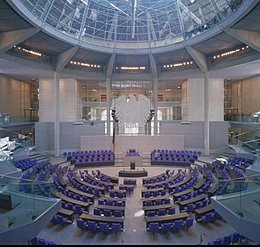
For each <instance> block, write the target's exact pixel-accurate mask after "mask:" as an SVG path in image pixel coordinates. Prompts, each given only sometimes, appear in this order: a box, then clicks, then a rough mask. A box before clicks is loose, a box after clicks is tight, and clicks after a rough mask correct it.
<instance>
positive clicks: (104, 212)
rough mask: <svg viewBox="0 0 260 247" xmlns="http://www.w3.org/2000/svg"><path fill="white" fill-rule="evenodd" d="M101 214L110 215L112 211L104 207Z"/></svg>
mask: <svg viewBox="0 0 260 247" xmlns="http://www.w3.org/2000/svg"><path fill="white" fill-rule="evenodd" d="M103 214H104V216H111V215H112V211H111V210H110V209H104V210H103Z"/></svg>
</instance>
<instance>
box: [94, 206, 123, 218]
mask: <svg viewBox="0 0 260 247" xmlns="http://www.w3.org/2000/svg"><path fill="white" fill-rule="evenodd" d="M95 207H96V208H99V209H102V210H104V209H109V210H111V211H113V213H114V211H115V210H120V211H123V216H124V215H125V207H124V206H110V205H99V204H98V205H95Z"/></svg>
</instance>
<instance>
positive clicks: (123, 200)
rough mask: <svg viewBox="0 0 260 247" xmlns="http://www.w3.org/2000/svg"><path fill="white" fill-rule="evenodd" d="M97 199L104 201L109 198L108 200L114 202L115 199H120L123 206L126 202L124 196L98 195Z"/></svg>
mask: <svg viewBox="0 0 260 247" xmlns="http://www.w3.org/2000/svg"><path fill="white" fill-rule="evenodd" d="M99 199H102V200H104V201H107V200H110V201H113V202H114V204H116V202H117V201H122V202H123V205H124V206H125V204H126V199H125V198H118V197H108V196H101V197H99Z"/></svg>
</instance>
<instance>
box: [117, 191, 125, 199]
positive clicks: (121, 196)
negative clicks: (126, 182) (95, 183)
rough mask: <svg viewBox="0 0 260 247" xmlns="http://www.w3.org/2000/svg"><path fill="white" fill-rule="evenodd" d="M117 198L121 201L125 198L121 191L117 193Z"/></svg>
mask: <svg viewBox="0 0 260 247" xmlns="http://www.w3.org/2000/svg"><path fill="white" fill-rule="evenodd" d="M117 197H118V198H121V199H122V198H124V197H125V193H124V192H123V191H118V193H117Z"/></svg>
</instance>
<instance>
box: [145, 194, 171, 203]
mask: <svg viewBox="0 0 260 247" xmlns="http://www.w3.org/2000/svg"><path fill="white" fill-rule="evenodd" d="M167 198H170V196H169V195H168V194H166V195H164V196H155V197H153V196H150V197H148V198H142V201H143V203H144V202H145V201H155V200H165V199H167Z"/></svg>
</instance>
